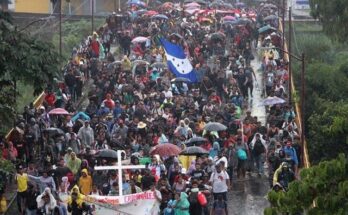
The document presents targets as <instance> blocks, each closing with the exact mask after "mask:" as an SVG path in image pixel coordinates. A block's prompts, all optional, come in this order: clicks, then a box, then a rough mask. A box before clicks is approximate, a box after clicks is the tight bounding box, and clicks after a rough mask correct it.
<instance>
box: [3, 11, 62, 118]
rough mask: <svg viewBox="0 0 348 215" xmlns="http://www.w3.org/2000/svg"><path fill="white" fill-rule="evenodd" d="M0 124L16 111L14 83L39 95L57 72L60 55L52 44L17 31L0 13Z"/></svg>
mask: <svg viewBox="0 0 348 215" xmlns="http://www.w3.org/2000/svg"><path fill="white" fill-rule="evenodd" d="M0 41H1V43H0V53H2V54H1V56H0V92H1V93H0V113H1V114H0V121H2V120H8V118H9V117H10V116H11V113H13V110H14V109H15V105H16V101H15V97H16V96H15V95H16V94H17V93H18V92H15V84H16V82H17V81H21V82H23V83H24V84H28V85H31V86H33V88H34V94H35V95H37V94H39V93H41V92H42V91H43V90H44V89H45V88H46V87H47V85H48V84H50V83H51V82H52V81H53V79H54V78H55V77H57V76H58V74H59V73H58V72H59V67H58V66H59V62H60V57H59V54H58V53H57V52H56V51H55V49H54V48H53V45H52V44H51V43H47V42H43V41H40V40H37V39H36V38H34V37H31V36H29V35H28V34H27V33H25V32H22V31H19V30H18V29H17V27H16V26H14V25H13V24H12V20H11V16H10V15H9V14H8V13H5V12H0Z"/></svg>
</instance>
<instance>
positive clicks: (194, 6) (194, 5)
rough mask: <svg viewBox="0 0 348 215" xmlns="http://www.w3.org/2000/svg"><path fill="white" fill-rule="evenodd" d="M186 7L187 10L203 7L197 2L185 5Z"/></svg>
mask: <svg viewBox="0 0 348 215" xmlns="http://www.w3.org/2000/svg"><path fill="white" fill-rule="evenodd" d="M184 7H186V8H189V7H192V8H197V7H201V5H200V4H198V3H197V2H191V3H188V4H185V6H184Z"/></svg>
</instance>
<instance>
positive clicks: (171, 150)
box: [150, 143, 181, 157]
mask: <svg viewBox="0 0 348 215" xmlns="http://www.w3.org/2000/svg"><path fill="white" fill-rule="evenodd" d="M180 152H181V149H180V148H179V147H177V146H176V145H174V144H171V143H164V144H159V145H157V146H155V148H153V149H152V150H151V151H150V154H151V155H156V154H158V155H160V156H161V157H170V156H177V155H178V154H180Z"/></svg>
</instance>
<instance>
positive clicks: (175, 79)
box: [171, 77, 191, 82]
mask: <svg viewBox="0 0 348 215" xmlns="http://www.w3.org/2000/svg"><path fill="white" fill-rule="evenodd" d="M171 82H191V80H190V79H188V78H183V77H177V78H173V79H172V80H171Z"/></svg>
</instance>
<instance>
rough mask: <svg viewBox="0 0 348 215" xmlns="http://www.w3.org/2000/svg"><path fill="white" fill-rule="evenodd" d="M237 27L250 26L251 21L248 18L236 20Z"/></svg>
mask: <svg viewBox="0 0 348 215" xmlns="http://www.w3.org/2000/svg"><path fill="white" fill-rule="evenodd" d="M237 22H238V24H239V25H246V24H251V23H252V22H253V21H251V20H250V19H248V18H241V19H238V20H237Z"/></svg>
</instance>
